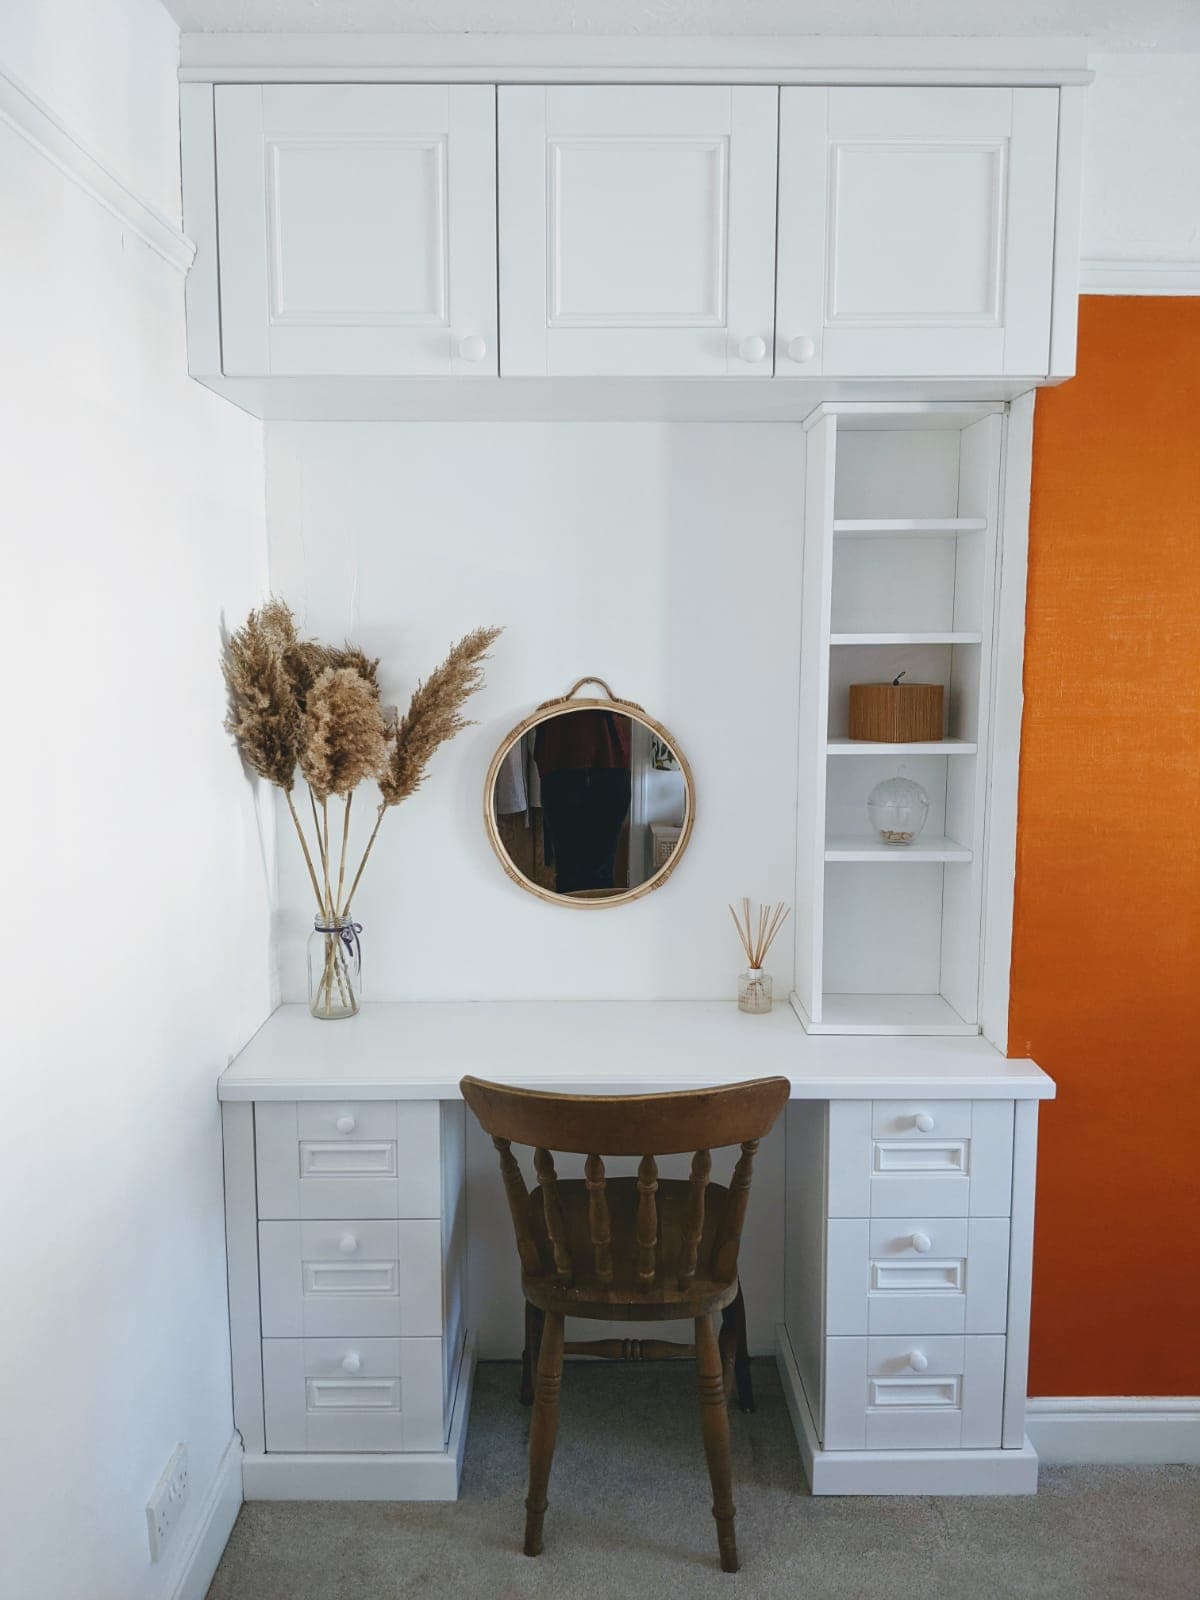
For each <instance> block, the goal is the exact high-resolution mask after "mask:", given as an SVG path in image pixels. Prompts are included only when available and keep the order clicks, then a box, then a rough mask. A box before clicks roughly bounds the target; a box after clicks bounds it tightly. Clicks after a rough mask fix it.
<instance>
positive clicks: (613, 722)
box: [534, 711, 632, 894]
mask: <svg viewBox="0 0 1200 1600" xmlns="http://www.w3.org/2000/svg"><path fill="white" fill-rule="evenodd" d="M631 754H632V736H631V725H630V721H629V718H628V717H624V716H617V715H616V714H615V713H614V712H612V711H572V712H568V713H565V714H563V715H561V716H557V717H551V718H550V719H549V720H548V721H546V722H543V723H541V724H539V726H538V728H537V732H536V738H535V742H534V760H535V762H536V764H537V769H538V775H539V777H540V779H541V788H542V820H543V824H544V827H545V831H546V846H547V859H549V856H550V855H551V853H552V854H553V858H554V887H555V889H556V890H557V891H558V893H559V894H571V893H573V892H576V891H578V890H580V889H611V888H614V887H615V885H614V884H613V872H614V868H615V865H616V855H617V845H618V843H619V841H620V837H621V828H622V827H623V825H624V822H625V818H626V816H627V815H628V813H629V801H630V795H631V792H632V783H631V778H630V761H631Z"/></svg>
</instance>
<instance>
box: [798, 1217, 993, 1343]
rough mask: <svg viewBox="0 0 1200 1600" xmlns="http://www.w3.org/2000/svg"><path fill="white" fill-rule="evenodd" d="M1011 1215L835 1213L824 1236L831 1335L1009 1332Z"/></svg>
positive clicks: (829, 1330)
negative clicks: (867, 1215) (938, 1215)
mask: <svg viewBox="0 0 1200 1600" xmlns="http://www.w3.org/2000/svg"><path fill="white" fill-rule="evenodd" d="M1008 1227H1009V1225H1008V1219H1007V1217H905V1218H896V1219H894V1220H893V1219H891V1218H878V1219H874V1220H873V1219H871V1218H867V1217H862V1218H859V1217H835V1218H833V1219H831V1220H830V1222H829V1224H828V1232H827V1235H826V1263H827V1265H826V1298H825V1329H826V1332H827V1333H830V1334H890V1333H925V1334H935V1333H936V1334H944V1333H1003V1332H1004V1331H1005V1328H1006V1325H1007V1320H1008Z"/></svg>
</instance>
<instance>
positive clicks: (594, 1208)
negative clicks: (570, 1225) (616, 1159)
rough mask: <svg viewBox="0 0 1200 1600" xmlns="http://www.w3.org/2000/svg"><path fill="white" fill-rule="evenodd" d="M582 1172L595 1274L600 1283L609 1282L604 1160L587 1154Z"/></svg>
mask: <svg viewBox="0 0 1200 1600" xmlns="http://www.w3.org/2000/svg"><path fill="white" fill-rule="evenodd" d="M583 1173H584V1181H585V1182H586V1184H587V1188H588V1233H589V1234H590V1235H591V1240H592V1253H593V1255H594V1256H595V1261H596V1276H597V1278H599V1280H600V1281H601V1283H610V1282H611V1281H612V1275H613V1262H612V1224H611V1222H610V1221H609V1216H608V1195H607V1193H606V1192H605V1188H604V1182H605V1179H604V1162H603V1161H602V1160H601V1158H600V1157H599V1156H598V1155H593V1156H589V1157H588V1158H587V1161H586V1162H585V1163H584V1168H583Z"/></svg>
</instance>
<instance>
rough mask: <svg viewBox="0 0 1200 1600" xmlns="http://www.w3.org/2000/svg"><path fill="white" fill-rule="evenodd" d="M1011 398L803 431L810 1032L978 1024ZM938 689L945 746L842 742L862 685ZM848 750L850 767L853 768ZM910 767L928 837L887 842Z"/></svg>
mask: <svg viewBox="0 0 1200 1600" xmlns="http://www.w3.org/2000/svg"><path fill="white" fill-rule="evenodd" d="M1003 409H1004V408H1003V407H1002V406H1000V405H991V404H979V405H958V404H945V405H934V404H930V405H924V404H892V405H887V404H880V405H827V406H822V407H820V408H819V410H818V411H817V412H815V413H814V414H813V416H812V417H811V418H810V419H809V420H808V422H807V423H806V425H805V426H806V430H807V456H808V459H807V479H806V484H807V487H806V493H805V500H806V504H805V557H804V598H803V619H802V635H801V637H802V644H801V648H802V657H803V664H802V671H801V685H800V805H799V823H798V825H799V832H798V839H797V882H796V913H797V928H796V977H795V987H794V991H793V996H792V1002H793V1005H794V1006H795V1009H796V1011H797V1013H798V1015H799V1017H800V1020H801V1021H802V1022H803V1024H804V1026H805V1027H806V1028H807V1029H808V1030H809V1032H810V1033H862V1034H973V1033H977V1032H978V1031H979V989H980V950H981V941H982V936H981V927H982V910H983V860H984V840H985V832H986V816H985V805H986V798H987V764H988V751H989V731H988V705H989V688H990V680H991V666H992V649H993V614H994V608H995V588H996V543H997V520H998V508H999V485H1000V468H1001V454H1002V444H1003V435H1004V415H1003ZM901 671H903V672H904V673H906V675H907V677H908V678H909V680H910V681H912V682H920V683H941V684H942V685H944V687H945V691H946V708H947V728H946V737H945V738H944V739H942V740H938V741H928V742H923V743H919V744H887V743H876V742H872V741H865V740H854V739H850V738H849V737H848V725H847V718H848V705H849V689H850V685H851V684H852V683H879V682H886V681H888V680H890V679H892V678H894V677H895V676H896V675H897V673H899V672H901ZM847 758H853V759H847ZM898 774H899V775H903V776H905V777H909V778H911V779H913V781H914V782H916V783H919V784H920V785H921V786H922V788H923V789H924V790H925V791H926V793H927V794H928V795H929V801H930V810H929V818H928V821H927V824H926V828H925V830H924V832H923V833H922V834H921V835H920V837H919V838H918V839H917V841H916V842H915V843H914V844H912V845H910V846H894V845H885V844H883V843H882V841H880V839H879V838H878V835H877V834H875V833H874V831H873V830H872V829H871V827H870V824H869V821H868V818H867V810H866V802H867V796H868V794H869V793H870V792H871V790H872V789H873V788H874V787H875V785H876V784H877V783H879V782H880V781H881V780H882V779H884V778H889V777H894V776H896V775H898Z"/></svg>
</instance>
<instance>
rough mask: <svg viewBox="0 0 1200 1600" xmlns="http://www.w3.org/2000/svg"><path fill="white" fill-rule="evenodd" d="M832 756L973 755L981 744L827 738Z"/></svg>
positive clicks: (954, 741) (953, 740)
mask: <svg viewBox="0 0 1200 1600" xmlns="http://www.w3.org/2000/svg"><path fill="white" fill-rule="evenodd" d="M825 749H826V751H827V753H828V754H829V755H831V756H973V755H974V754H975V753H976V751H977V750H978V749H979V746H978V745H977V744H975V743H974V741H973V740H970V739H921V740H918V741H916V742H914V743H912V744H897V743H892V742H891V741H881V740H876V739H827V740H826V742H825Z"/></svg>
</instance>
